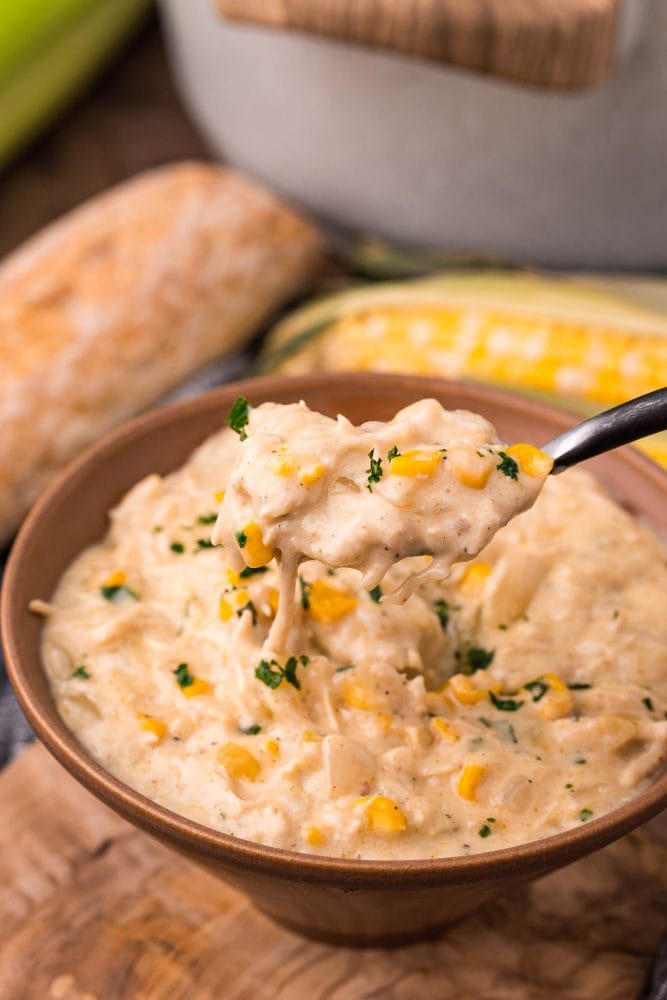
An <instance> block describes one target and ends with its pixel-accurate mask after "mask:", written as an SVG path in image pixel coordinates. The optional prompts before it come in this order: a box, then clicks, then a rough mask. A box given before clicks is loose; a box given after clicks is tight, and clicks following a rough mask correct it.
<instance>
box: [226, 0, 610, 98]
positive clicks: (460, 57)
mask: <svg viewBox="0 0 667 1000" xmlns="http://www.w3.org/2000/svg"><path fill="white" fill-rule="evenodd" d="M217 3H218V9H219V11H220V13H222V14H224V15H225V16H227V17H230V18H237V19H240V20H245V21H254V22H257V23H261V24H268V25H271V26H273V27H278V28H296V29H298V30H302V31H308V32H313V33H315V34H321V35H326V36H329V37H331V38H337V39H342V40H347V41H354V42H360V43H362V44H364V45H373V46H379V47H382V48H388V49H394V50H396V51H398V52H405V53H409V54H411V55H417V56H422V57H424V58H427V59H434V60H438V61H441V62H445V63H450V64H452V65H454V66H460V67H464V68H466V69H471V70H477V71H479V72H482V73H488V74H491V75H494V76H499V77H506V78H508V79H511V80H517V81H520V82H523V83H528V84H532V85H535V86H541V87H555V88H580V87H588V86H591V85H594V84H597V83H600V81H601V80H603V79H604V78H605V77H606V76H607V74H608V72H609V70H610V68H611V65H612V62H613V54H614V44H615V35H616V24H617V9H618V4H619V0H217Z"/></svg>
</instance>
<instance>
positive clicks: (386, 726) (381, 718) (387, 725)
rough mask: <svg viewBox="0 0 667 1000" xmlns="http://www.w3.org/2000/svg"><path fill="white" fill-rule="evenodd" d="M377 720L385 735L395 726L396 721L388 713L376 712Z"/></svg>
mask: <svg viewBox="0 0 667 1000" xmlns="http://www.w3.org/2000/svg"><path fill="white" fill-rule="evenodd" d="M375 720H376V722H377V723H378V724H379V726H380V728H381V729H382V732H383V733H388V732H389V730H390V729H391V727H392V725H393V724H394V720H393V719H392V717H391V715H388V714H387V713H386V712H376V714H375Z"/></svg>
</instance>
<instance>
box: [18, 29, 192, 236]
mask: <svg viewBox="0 0 667 1000" xmlns="http://www.w3.org/2000/svg"><path fill="white" fill-rule="evenodd" d="M206 156H207V151H206V147H205V145H204V142H203V140H202V139H201V138H200V136H199V135H198V134H197V132H196V130H195V128H194V126H193V125H192V124H191V123H190V121H189V120H188V118H187V115H186V113H185V110H184V109H183V106H182V105H181V103H180V101H179V99H178V97H177V95H176V91H175V89H174V86H173V83H172V81H171V78H170V74H169V69H168V66H167V61H166V57H165V52H164V48H163V44H162V39H161V37H160V30H159V25H158V23H157V18H156V17H151V18H150V19H149V21H148V23H147V24H146V25H145V26H144V28H143V29H142V30H141V31H140V33H139V34H138V35H137V36H136V37H135V38H134V39H133V40H132V41H131V42H130V43H129V45H127V46H126V47H125V49H124V50H123V51H122V52H121V53H120V54H119V56H118V57H117V58H116V59H115V60H114V62H113V64H112V65H111V66H110V67H109V68H108V69H107V70H106V71H105V72H104V73H103V74H102V76H101V77H100V78H98V80H97V81H96V82H95V83H94V84H93V85H92V87H90V88H89V89H88V91H87V92H86V93H85V94H84V95H83V96H82V97H81V98H80V99H79V100H78V101H77V102H76V103H74V104H73V105H71V106H70V107H69V108H68V110H67V111H66V112H65V113H64V114H63V115H61V117H60V118H58V119H57V120H56V121H55V122H53V124H52V125H51V127H50V128H49V129H48V131H47V132H45V133H43V134H42V135H41V136H40V137H39V138H38V139H36V140H35V141H34V142H33V144H32V145H31V146H30V147H28V149H26V150H25V151H24V153H23V154H22V155H20V157H19V158H18V159H17V160H15V161H14V162H13V163H12V164H11V165H10V166H9V167H8V168H7V169H6V170H5V172H4V173H1V174H0V256H1V255H4V254H5V253H7V251H8V250H11V249H12V248H13V247H15V246H16V245H17V244H18V243H20V242H21V241H22V240H23V239H25V237H26V236H29V235H30V234H31V233H34V232H36V231H37V230H38V229H40V228H41V227H42V226H43V225H45V224H46V223H47V222H50V221H51V219H54V218H56V217H57V216H58V215H62V213H63V212H66V211H67V210H68V209H70V208H72V207H73V206H75V205H78V204H79V202H81V201H83V200H85V199H86V198H88V197H90V196H91V195H93V194H96V193H97V192H98V191H101V190H103V189H104V188H106V187H108V186H109V185H111V184H116V183H117V182H118V181H121V180H123V179H124V178H126V177H130V176H131V175H132V174H135V173H138V172H139V171H140V170H145V169H147V168H148V167H153V166H156V165H158V164H160V163H168V162H170V161H172V160H179V159H184V158H187V157H200V158H201V157H206Z"/></svg>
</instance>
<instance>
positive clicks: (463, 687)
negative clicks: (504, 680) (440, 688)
mask: <svg viewBox="0 0 667 1000" xmlns="http://www.w3.org/2000/svg"><path fill="white" fill-rule="evenodd" d="M447 690H448V691H449V692H451V694H453V695H454V697H455V698H456V700H457V701H458V702H460V703H461V705H477V704H478V702H480V701H484V699H485V698H486V697H487V695H488V693H489V692H488V689H487V688H476V687H475V686H474V685H473V683H472V681H471V680H470V678H469V677H466V675H465V674H454V676H453V677H450V678H449V684H448V685H447Z"/></svg>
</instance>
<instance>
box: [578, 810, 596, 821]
mask: <svg viewBox="0 0 667 1000" xmlns="http://www.w3.org/2000/svg"><path fill="white" fill-rule="evenodd" d="M592 815H593V810H592V809H582V810H581V812H580V813H579V819H580V820H581V822H582V823H585V822H586V820H589V819H590V818H591V817H592Z"/></svg>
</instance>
